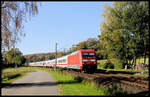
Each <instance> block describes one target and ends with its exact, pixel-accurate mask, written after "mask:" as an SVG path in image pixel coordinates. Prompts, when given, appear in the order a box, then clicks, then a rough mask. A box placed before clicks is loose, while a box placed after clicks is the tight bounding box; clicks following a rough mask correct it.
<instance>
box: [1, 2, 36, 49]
mask: <svg viewBox="0 0 150 97" xmlns="http://www.w3.org/2000/svg"><path fill="white" fill-rule="evenodd" d="M37 13H38V5H37V3H36V2H14V1H1V20H2V22H1V32H2V34H1V35H2V48H3V50H5V51H6V50H7V51H9V50H10V49H11V48H12V47H13V48H15V45H16V43H17V42H18V41H20V37H22V36H25V33H24V32H23V27H24V26H23V24H24V21H27V16H29V18H31V16H35V15H36V14H37Z"/></svg>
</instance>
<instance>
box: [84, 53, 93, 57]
mask: <svg viewBox="0 0 150 97" xmlns="http://www.w3.org/2000/svg"><path fill="white" fill-rule="evenodd" d="M94 55H95V54H94V53H82V56H83V57H94Z"/></svg>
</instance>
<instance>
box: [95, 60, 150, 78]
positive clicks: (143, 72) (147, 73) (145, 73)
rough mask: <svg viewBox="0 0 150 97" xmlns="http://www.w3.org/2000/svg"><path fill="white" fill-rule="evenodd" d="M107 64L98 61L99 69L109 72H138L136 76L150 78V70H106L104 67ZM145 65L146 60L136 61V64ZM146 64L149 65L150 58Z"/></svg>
mask: <svg viewBox="0 0 150 97" xmlns="http://www.w3.org/2000/svg"><path fill="white" fill-rule="evenodd" d="M106 62H107V60H98V62H97V63H98V69H104V70H107V71H129V72H130V71H131V72H137V73H136V74H135V75H139V76H144V77H148V76H149V70H133V69H116V68H114V69H105V68H103V65H104V64H105V63H106ZM139 63H144V58H140V59H137V60H136V64H139ZM146 64H149V58H146Z"/></svg>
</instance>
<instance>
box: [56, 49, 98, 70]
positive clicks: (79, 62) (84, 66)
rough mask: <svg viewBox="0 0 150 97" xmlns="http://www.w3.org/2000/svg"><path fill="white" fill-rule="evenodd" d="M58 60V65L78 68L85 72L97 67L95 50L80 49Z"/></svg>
mask: <svg viewBox="0 0 150 97" xmlns="http://www.w3.org/2000/svg"><path fill="white" fill-rule="evenodd" d="M57 60H58V61H57V65H56V67H61V68H70V69H78V70H80V71H83V72H94V71H95V70H96V69H97V61H96V56H95V51H94V50H78V51H76V52H73V53H71V54H69V55H67V56H64V57H61V58H58V59H57ZM61 60H62V62H61ZM65 60H66V62H65ZM63 61H64V62H65V63H64V62H63Z"/></svg>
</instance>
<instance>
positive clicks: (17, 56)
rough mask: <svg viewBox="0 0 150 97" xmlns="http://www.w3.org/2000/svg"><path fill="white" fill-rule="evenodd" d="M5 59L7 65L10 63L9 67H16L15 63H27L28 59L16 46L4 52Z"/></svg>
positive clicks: (18, 64) (19, 64)
mask: <svg viewBox="0 0 150 97" xmlns="http://www.w3.org/2000/svg"><path fill="white" fill-rule="evenodd" d="M4 61H5V64H4V65H5V66H6V65H8V67H9V66H10V67H14V66H15V65H17V66H22V65H23V64H24V63H25V61H26V59H25V58H24V56H23V55H22V53H21V52H20V51H19V49H17V48H14V49H11V50H10V51H7V52H5V53H4Z"/></svg>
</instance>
